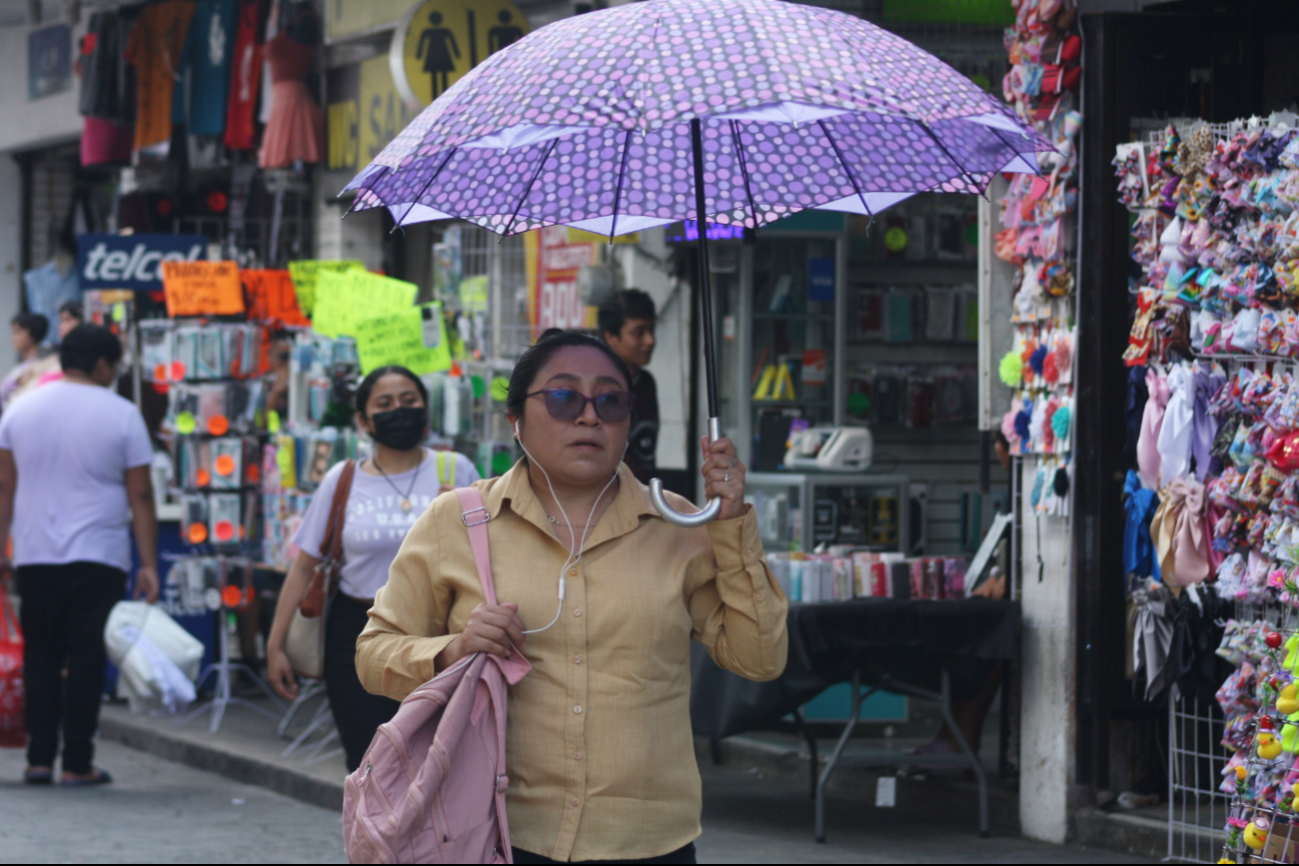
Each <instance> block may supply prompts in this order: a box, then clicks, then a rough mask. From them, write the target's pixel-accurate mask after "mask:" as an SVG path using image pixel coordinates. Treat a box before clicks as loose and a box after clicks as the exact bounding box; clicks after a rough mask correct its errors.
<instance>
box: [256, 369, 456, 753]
mask: <svg viewBox="0 0 1299 866" xmlns="http://www.w3.org/2000/svg"><path fill="white" fill-rule="evenodd" d="M356 410H357V411H356V426H357V428H358V429H360V430H361V431H363V432H365V433H369V434H370V436H371V437H372V438H373V439H374V446H375V452H374V456H373V457H371V458H369V459H367V460H363V461H361V463H360V464H359V465H358V466H357V467H356V472H355V474H354V476H353V479H352V487H351V489H350V490H349V491H348V494H347V508H346V510H345V512H344V513H345V518H344V521H343V558H344V563H343V567H342V570H341V573H340V579H339V585H338V592H337V593H336V594H335V595H334V599H333V602H332V603H331V604H330V606H329V614H328V617H327V618H326V620H325V689H326V692H327V694H328V695H329V705H330V708H331V710H332V711H333V714H334V724H335V725H337V727H338V733H339V738H340V739H341V740H342V741H343V750H344V752H345V753H346V756H347V770H348V772H349V773H350V772H352V771H353V770H355V769H356V768H357V767H359V766H360V765H361V758H362V757H364V756H365V750H366V749H367V748H369V746H370V740H372V739H373V738H374V732H375V731H376V730H377V729H378V727H379V725H381V724H383V723H384V722H386V721H388V720H389V719H391V718H392V717H393V715H394V714H395V713H396V712H397V707H398V706H400V704H398V703H397V702H396V701H394V700H392V699H390V698H386V697H383V696H382V695H372V694H370V693H369V692H367V691H366V690H365V689H364V688H362V686H361V681H360V679H359V678H358V676H357V673H356V661H355V656H356V639H357V637H359V636H360V634H361V630H362V629H363V628H365V624H366V622H367V619H368V612H369V610H370V607H371V606H372V605H373V603H374V594H375V593H376V592H378V591H379V588H380V587H382V586H383V585H384V584H385V583H387V582H388V567H389V566H390V565H392V561H393V560H394V559H396V557H397V551H398V550H399V549H400V548H401V543H402V542H403V541H404V540H405V539H406V533H407V532H409V531H410V528H411V526H413V525H414V524H415V521H416V520H417V519H418V518H419V516H420V515H421V514H423V513H424V512H425V510H427V509H428V507H429V505H431V504H432V503H433V500H434V499H435V498H437V496H438V494H439V493H443V492H446V491H448V490H451V489H453V488H456V487H465V486H467V485H469V484H472V483H474V482H475V481H477V480H478V471H477V470H476V469H475V468H474V464H473V463H471V462H470V461H469V458H468V457H465V456H464V455H463V454H456V453H454V452H446V451H444V452H437V453H434V452H431V451H429V450H428V449H426V448H424V447H423V442H424V438H425V436H426V435H427V433H428V391H427V390H426V389H425V387H424V383H423V382H421V381H420V380H419V377H418V376H416V375H415V374H414V373H412V372H411V371H410V370H407V369H406V368H405V367H397V366H392V367H380V368H379V369H377V370H374V371H373V372H371V373H370V374H369V375H368V376H366V377H365V379H363V380H362V382H361V384H360V385H359V386H357V389H356ZM343 466H344V464H343V463H339V464H337V465H335V466H334V467H333V468H332V469H330V470H329V472H328V473H326V475H325V477H324V479H323V480H322V481H321V483H320V486H319V487H318V488H317V489H316V492H315V495H314V496H313V497H312V499H311V505H310V507H309V508H308V509H307V513H306V514H305V515H304V516H303V518H302V526H301V527H300V528H299V529H298V534H297V536H295V538H294V543H295V544H297V545H298V547H299V548H300V549H301V551H302V552H301V553H299V554H298V556H297V557H296V558H295V559H294V560H293V565H292V566H291V567H290V569H289V574H288V577H286V578H285V580H284V587H283V589H281V590H280V600H279V604H278V605H277V606H276V608H275V623H274V625H273V626H272V627H271V635H270V640H268V641H267V644H268V647H267V654H266V655H267V659H266V664H267V670H268V673H269V677H270V681H271V687H272V688H274V689H275V691H276V692H278V693H279V694H281V695H283V696H284V697H286V698H288V699H290V700H292V699H293V698H295V697H297V694H298V686H297V681H296V680H295V679H294V676H293V668H292V666H291V665H290V664H289V659H288V657H287V656H286V655H285V653H284V640H285V636H286V635H287V634H288V630H289V622H290V621H291V620H292V619H293V611H294V610H295V609H296V608H297V607H298V605H300V604H301V603H302V599H303V597H304V596H305V595H306V592H307V586H308V584H309V582H310V579H311V574H312V572H313V571H314V570H315V568H316V566H317V565H319V564H320V562H321V561H322V560H323V559H324V558H325V556H326V555H327V553H328V552H327V551H324V550H322V549H321V548H322V547H323V546H324V540H325V534H326V530H327V529H328V524H329V511H330V506H331V504H332V503H333V501H334V493H335V491H336V490H337V488H338V480H339V476H340V475H341V474H342V473H343Z"/></svg>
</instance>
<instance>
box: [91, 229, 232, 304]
mask: <svg viewBox="0 0 1299 866" xmlns="http://www.w3.org/2000/svg"><path fill="white" fill-rule="evenodd" d="M206 249H207V238H205V237H203V236H202V235H78V236H77V270H78V272H79V273H80V274H81V287H82V288H83V289H132V290H134V291H138V292H146V291H147V292H152V291H159V290H161V289H162V263H163V262H192V261H195V260H197V259H200V258H202V257H203V253H204V251H205V250H206Z"/></svg>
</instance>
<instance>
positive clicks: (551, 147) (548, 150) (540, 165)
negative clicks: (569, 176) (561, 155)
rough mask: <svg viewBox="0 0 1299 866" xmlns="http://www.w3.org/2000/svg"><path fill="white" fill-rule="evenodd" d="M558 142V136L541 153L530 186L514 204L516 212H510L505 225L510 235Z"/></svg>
mask: <svg viewBox="0 0 1299 866" xmlns="http://www.w3.org/2000/svg"><path fill="white" fill-rule="evenodd" d="M558 143H559V139H557V138H552V139H551V140H550V145H549V146H548V147H547V148H546V152H545V153H543V154H542V155H541V161H540V162H538V163H537V168H536V169H535V170H534V171H533V172H532V179H531V180H529V181H528V188H527V189H525V190H524V191H523V195H521V196H519V203H518V204H517V205H515V206H514V213H512V214H510V222H509V225H507V226H506V227H505V231H504V232H503V234H506V235H508V234H509V233H510V231H511V230H513V228H514V223H515V221H516V220H517V219H518V218H519V211H521V210H523V203H524V202H526V201H527V200H528V196H530V195H532V186H533V184H535V183H536V182H537V178H539V177H541V169H542V168H544V167H545V165H546V160H548V159H550V153H551V151H553V150H554V149H555V145H556V144H558Z"/></svg>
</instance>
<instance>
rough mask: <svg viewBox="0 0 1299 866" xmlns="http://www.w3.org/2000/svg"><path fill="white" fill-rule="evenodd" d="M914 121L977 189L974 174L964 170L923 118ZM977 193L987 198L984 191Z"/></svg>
mask: <svg viewBox="0 0 1299 866" xmlns="http://www.w3.org/2000/svg"><path fill="white" fill-rule="evenodd" d="M914 122H915V123H916V124H918V125H919V126H920V128H921V129H923V130H924V131H925V134H926V135H928V136H929V137H930V138H931V139H933V141H934V144H936V145H938V149H939V150H941V151H942V152H943V153H944V154H945V155H946V156H947V158H948V159H950V160H951V161H952V165H954V166H956V168H957V170H958V171H960V173H961V174H963V175H965V179H966V180H967V181H969V182H970V186H972V187H974V188H975V189H978V188H979V185H978V184H977V183H975V181H974V176H973V175H971V174H970V173H969V172H968V171H966V169H965V166H963V165H961V161H960V160H958V159H957V158H956V157H955V156H953V155H952V152H951V151H950V150H948V149H947V145H945V144H943V142H942V141H941V140H940V139H939V138H938V136H936V135H934V131H933V130H932V129H930V128H929V124H928V123H926V122H925V121H923V120H915V121H914ZM978 194H979V195H981V196H983V197H984V198H987V193H986V192H980V193H978Z"/></svg>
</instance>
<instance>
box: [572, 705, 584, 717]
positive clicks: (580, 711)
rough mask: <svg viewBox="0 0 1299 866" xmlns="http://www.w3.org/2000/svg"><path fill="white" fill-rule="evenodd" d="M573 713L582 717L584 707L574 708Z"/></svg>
mask: <svg viewBox="0 0 1299 866" xmlns="http://www.w3.org/2000/svg"><path fill="white" fill-rule="evenodd" d="M573 712H575V713H577V714H578V715H579V716H580V715H582V705H581V704H578V705H577V706H575V707H573Z"/></svg>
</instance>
